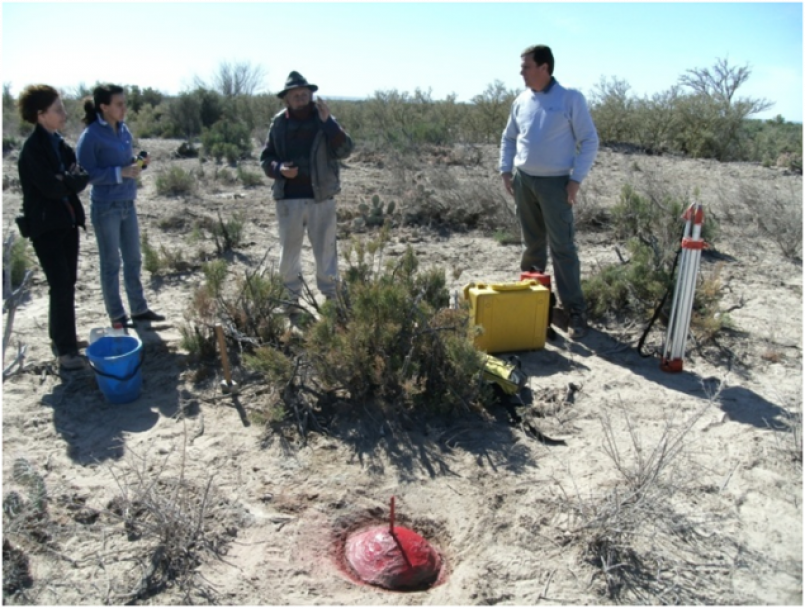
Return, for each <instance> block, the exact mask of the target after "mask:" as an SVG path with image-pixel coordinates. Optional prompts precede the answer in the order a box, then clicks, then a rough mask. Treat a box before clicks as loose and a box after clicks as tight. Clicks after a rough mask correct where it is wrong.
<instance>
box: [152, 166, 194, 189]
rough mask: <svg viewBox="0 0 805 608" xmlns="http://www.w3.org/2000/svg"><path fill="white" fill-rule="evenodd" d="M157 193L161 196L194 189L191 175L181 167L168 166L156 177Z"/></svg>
mask: <svg viewBox="0 0 805 608" xmlns="http://www.w3.org/2000/svg"><path fill="white" fill-rule="evenodd" d="M156 186H157V193H158V194H161V195H163V196H180V195H183V194H190V193H192V192H194V191H195V189H196V181H195V179H194V178H193V176H192V175H191V174H190V173H188V172H187V171H185V170H184V169H182V168H181V167H170V168H169V169H168V170H167V171H164V172H162V173H160V174H159V175H158V176H157V179H156Z"/></svg>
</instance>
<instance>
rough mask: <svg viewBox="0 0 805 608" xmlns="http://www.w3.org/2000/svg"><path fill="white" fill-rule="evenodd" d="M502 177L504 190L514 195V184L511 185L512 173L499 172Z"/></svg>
mask: <svg viewBox="0 0 805 608" xmlns="http://www.w3.org/2000/svg"><path fill="white" fill-rule="evenodd" d="M501 176H502V177H503V185H504V186H505V188H506V192H508V193H509V194H511V195H512V196H514V186H512V174H511V173H501Z"/></svg>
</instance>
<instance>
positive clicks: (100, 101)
mask: <svg viewBox="0 0 805 608" xmlns="http://www.w3.org/2000/svg"><path fill="white" fill-rule="evenodd" d="M125 92H126V91H125V89H124V88H123V87H120V86H118V85H116V84H101V85H98V86H97V87H95V88H94V89H93V90H92V97H91V98H90V97H86V98H84V124H85V125H89V124H92V123H93V122H95V121H96V120H98V113H99V112H100V111H101V106H102V105H104V106H108V105H109V104H110V103H112V96H113V95H120V94H121V93H125Z"/></svg>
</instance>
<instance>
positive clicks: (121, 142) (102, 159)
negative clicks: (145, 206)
mask: <svg viewBox="0 0 805 608" xmlns="http://www.w3.org/2000/svg"><path fill="white" fill-rule="evenodd" d="M132 140H133V137H132V135H131V131H129V128H128V127H127V126H126V123H124V122H119V123H118V124H117V132H115V130H114V129H113V128H112V127H111V125H110V124H109V123H108V122H106V121H105V120H103V118H101V117H100V116H98V119H97V120H96V121H95V122H92V123H90V124H89V125H88V126H87V128H86V129H84V131H83V132H82V133H81V137H79V138H78V145H77V146H76V155H77V156H78V164H79V165H81V166H82V167H83V168H84V169H86V170H87V173H89V183H90V184H92V189H91V191H90V198H91V199H92V201H93V202H100V203H103V202H112V201H133V200H134V199H135V198H137V181H136V180H134V179H131V178H123V177H122V176H121V174H120V170H121V169H122V168H123V167H128V166H129V165H131V163H132V158H133V156H134V155H133V152H132V150H133V148H132Z"/></svg>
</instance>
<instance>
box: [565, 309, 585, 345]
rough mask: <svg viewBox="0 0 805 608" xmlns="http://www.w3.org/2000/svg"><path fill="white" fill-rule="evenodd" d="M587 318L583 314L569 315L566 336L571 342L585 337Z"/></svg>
mask: <svg viewBox="0 0 805 608" xmlns="http://www.w3.org/2000/svg"><path fill="white" fill-rule="evenodd" d="M588 329H589V327H588V325H587V318H586V317H585V316H584V315H583V314H579V313H571V315H570V323H568V327H567V335H568V336H569V337H570V339H571V340H578V339H580V338H583V337H584V336H586V335H587V330H588Z"/></svg>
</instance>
